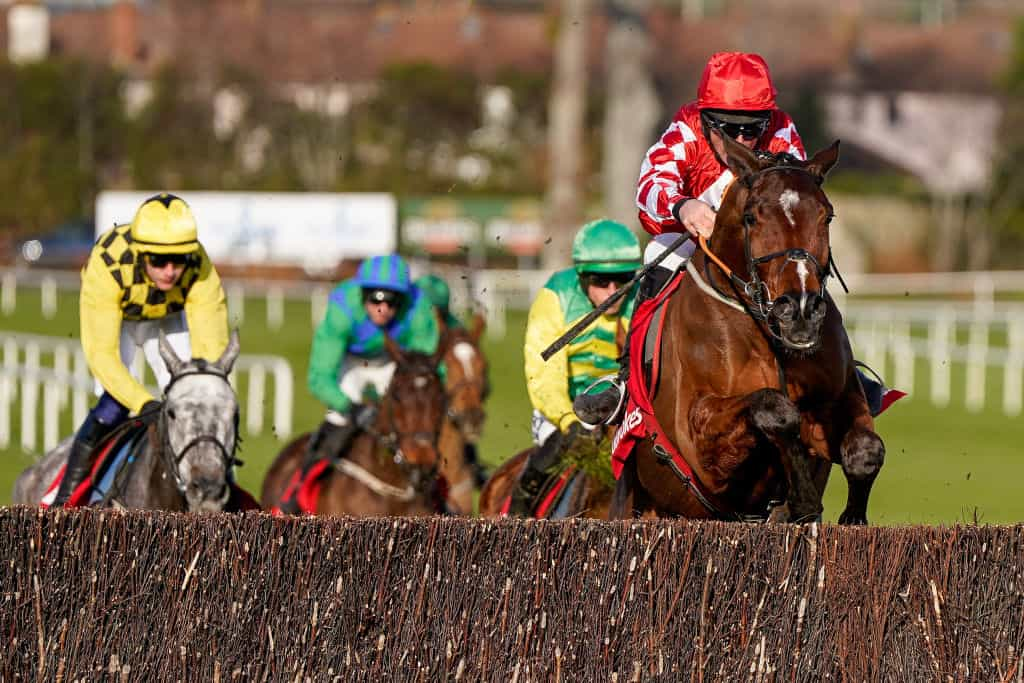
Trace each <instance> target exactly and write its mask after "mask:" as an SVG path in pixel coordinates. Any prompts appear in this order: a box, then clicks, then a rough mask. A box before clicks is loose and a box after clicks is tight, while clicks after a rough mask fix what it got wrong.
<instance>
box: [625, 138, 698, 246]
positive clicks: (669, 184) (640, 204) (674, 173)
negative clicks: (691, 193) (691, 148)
mask: <svg viewBox="0 0 1024 683" xmlns="http://www.w3.org/2000/svg"><path fill="white" fill-rule="evenodd" d="M686 144H687V143H686V142H685V141H684V136H683V132H682V130H681V128H680V126H679V124H678V122H676V121H673V122H672V123H671V124H669V127H668V128H667V129H666V130H665V132H664V133H662V135H661V138H660V139H659V140H658V141H657V142H656V143H654V145H653V146H652V147H651V148H650V149H649V150H647V154H646V155H645V156H644V160H643V163H642V164H641V166H640V179H639V181H638V182H637V193H636V205H637V208H638V209H640V222H641V224H642V225H643V226H644V229H645V230H646V231H647V232H649V233H650V234H652V235H660V234H661V233H663V232H681V231H682V229H683V228H682V226H681V225H680V223H679V221H678V220H677V219H676V216H675V215H674V214H673V212H672V208H673V207H674V206H676V205H677V204H678V203H679V202H680V201H682V200H684V199H687V198H689V197H688V195H686V194H684V193H683V190H684V187H685V180H684V178H685V174H686V169H687V168H688V165H689V163H690V162H689V161H688V160H687V156H686V152H685V149H686ZM691 153H692V152H691Z"/></svg>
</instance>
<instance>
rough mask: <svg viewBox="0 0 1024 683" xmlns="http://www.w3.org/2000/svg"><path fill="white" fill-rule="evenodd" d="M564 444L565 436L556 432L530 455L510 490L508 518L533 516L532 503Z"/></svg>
mask: <svg viewBox="0 0 1024 683" xmlns="http://www.w3.org/2000/svg"><path fill="white" fill-rule="evenodd" d="M564 442H565V436H564V435H563V434H562V433H561V432H557V431H556V432H554V433H553V434H552V435H551V436H549V437H548V438H547V440H546V441H545V442H544V443H542V444H541V445H540V446H538V447H537V448H536V449H535V450H534V451H533V452H532V453H530V457H528V458H527V459H526V466H525V467H523V471H522V472H521V473H520V474H519V479H518V481H517V482H516V487H515V488H514V489H513V490H512V501H511V503H510V504H509V508H508V514H509V515H510V516H513V517H529V516H530V515H532V514H533V503H534V501H535V500H536V499H537V496H539V495H540V490H541V487H543V486H544V482H545V481H547V478H548V476H549V470H550V469H551V468H552V467H554V466H555V465H556V464H557V463H558V459H559V457H560V456H561V454H562V445H563V444H564Z"/></svg>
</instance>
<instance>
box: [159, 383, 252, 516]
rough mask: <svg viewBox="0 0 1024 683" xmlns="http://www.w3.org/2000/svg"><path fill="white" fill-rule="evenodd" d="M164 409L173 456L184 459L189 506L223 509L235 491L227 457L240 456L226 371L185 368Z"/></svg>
mask: <svg viewBox="0 0 1024 683" xmlns="http://www.w3.org/2000/svg"><path fill="white" fill-rule="evenodd" d="M164 410H165V415H166V419H167V441H168V443H169V446H170V449H171V453H172V455H173V457H175V458H180V462H178V476H179V477H180V478H181V482H182V483H183V484H184V486H185V492H184V493H185V499H186V500H187V501H188V507H189V509H190V510H193V511H198V510H210V511H218V510H220V509H222V508H223V506H224V504H225V503H226V502H227V500H228V497H229V496H230V493H231V491H230V488H229V486H228V475H229V469H230V466H231V465H230V463H229V462H228V461H227V457H229V456H232V455H233V454H234V447H235V440H236V438H237V435H236V434H235V414H236V412H237V411H238V401H237V399H236V397H235V392H234V390H233V389H232V388H231V385H230V384H229V383H228V382H227V381H226V379H225V378H224V377H223V376H221V375H218V374H214V373H197V374H188V369H185V370H184V372H183V374H182V376H181V377H179V378H178V379H176V380H175V382H174V383H173V384H172V385H171V387H170V390H169V391H168V393H167V396H166V406H165V408H164ZM221 446H223V449H222V448H221Z"/></svg>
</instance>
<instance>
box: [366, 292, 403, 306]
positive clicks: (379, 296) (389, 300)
mask: <svg viewBox="0 0 1024 683" xmlns="http://www.w3.org/2000/svg"><path fill="white" fill-rule="evenodd" d="M401 299H402V295H401V294H399V293H398V292H392V291H391V290H389V289H367V290H364V291H363V303H368V304H385V305H387V306H390V307H391V308H397V307H398V304H399V302H400V301H401Z"/></svg>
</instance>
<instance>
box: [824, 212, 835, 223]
mask: <svg viewBox="0 0 1024 683" xmlns="http://www.w3.org/2000/svg"><path fill="white" fill-rule="evenodd" d="M835 217H836V215H835V214H834V213H830V214H828V215H827V216H825V225H831V224H832V219H833V218H835Z"/></svg>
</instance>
